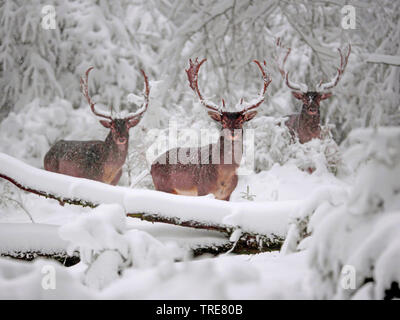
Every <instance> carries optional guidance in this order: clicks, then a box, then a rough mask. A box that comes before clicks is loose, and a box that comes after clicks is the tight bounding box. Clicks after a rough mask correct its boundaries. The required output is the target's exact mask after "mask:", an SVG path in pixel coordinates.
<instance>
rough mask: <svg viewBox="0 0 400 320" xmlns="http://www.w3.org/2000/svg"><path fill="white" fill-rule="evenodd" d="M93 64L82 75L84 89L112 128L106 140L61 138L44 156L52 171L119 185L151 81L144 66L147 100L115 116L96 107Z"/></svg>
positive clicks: (47, 167)
mask: <svg viewBox="0 0 400 320" xmlns="http://www.w3.org/2000/svg"><path fill="white" fill-rule="evenodd" d="M92 69H93V67H91V68H89V69H88V70H87V71H86V73H85V78H81V82H80V83H81V91H82V93H83V95H84V96H85V98H86V100H87V102H88V103H89V105H90V108H91V110H92V112H93V113H94V114H95V115H96V116H98V117H101V118H104V119H107V120H99V121H100V123H101V124H102V125H103V126H104V127H106V128H107V129H110V132H109V134H108V136H107V138H106V139H105V141H99V140H93V141H65V140H60V141H58V142H57V143H56V144H55V145H54V146H52V147H51V149H50V150H49V151H48V152H47V154H46V156H45V157H44V168H45V169H46V170H48V171H52V172H56V173H62V174H66V175H69V176H74V177H79V178H86V179H91V180H96V181H101V182H104V183H108V184H111V185H116V184H117V183H118V181H119V179H120V178H121V174H122V166H123V165H124V163H125V159H126V156H127V153H128V140H129V129H130V128H132V127H134V126H136V125H137V124H138V123H139V121H140V119H141V118H142V115H143V114H144V113H145V112H146V110H147V107H148V105H149V93H150V88H149V82H148V79H147V76H146V74H145V73H144V71H143V70H141V73H142V75H143V77H144V102H143V105H142V106H141V108H140V109H139V110H138V111H137V112H135V113H133V114H128V115H127V116H126V117H124V118H117V117H112V115H107V114H104V113H100V112H98V111H96V109H95V103H94V102H92V100H91V98H90V96H89V89H88V77H89V72H90V71H91V70H92Z"/></svg>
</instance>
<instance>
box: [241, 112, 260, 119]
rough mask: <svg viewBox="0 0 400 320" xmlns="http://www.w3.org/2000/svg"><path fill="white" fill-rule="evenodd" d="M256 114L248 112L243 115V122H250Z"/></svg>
mask: <svg viewBox="0 0 400 320" xmlns="http://www.w3.org/2000/svg"><path fill="white" fill-rule="evenodd" d="M256 114H257V111H250V112H247V113H245V114H244V121H250V120H251V119H253V118H254V117H255V116H256Z"/></svg>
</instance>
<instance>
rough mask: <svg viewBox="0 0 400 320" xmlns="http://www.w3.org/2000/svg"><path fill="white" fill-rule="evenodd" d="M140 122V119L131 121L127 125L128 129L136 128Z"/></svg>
mask: <svg viewBox="0 0 400 320" xmlns="http://www.w3.org/2000/svg"><path fill="white" fill-rule="evenodd" d="M139 121H140V117H139V118H133V119H132V120H129V121H128V123H127V126H128V128H132V127H134V126H136V125H137V124H138V123H139Z"/></svg>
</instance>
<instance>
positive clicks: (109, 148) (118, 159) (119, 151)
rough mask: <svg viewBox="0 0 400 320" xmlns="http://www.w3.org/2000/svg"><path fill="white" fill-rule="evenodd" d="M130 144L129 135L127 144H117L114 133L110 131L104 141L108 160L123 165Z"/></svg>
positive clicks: (119, 165)
mask: <svg viewBox="0 0 400 320" xmlns="http://www.w3.org/2000/svg"><path fill="white" fill-rule="evenodd" d="M128 145H129V137H128V140H127V142H126V143H125V144H117V143H116V142H115V141H114V139H113V137H112V133H111V131H110V133H109V134H108V136H107V138H106V140H105V143H104V146H105V149H106V150H104V152H105V154H106V155H107V157H106V159H107V162H109V163H112V164H114V165H116V166H118V167H122V166H123V164H124V163H125V160H126V156H127V154H128Z"/></svg>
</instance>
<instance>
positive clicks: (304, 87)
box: [276, 38, 308, 92]
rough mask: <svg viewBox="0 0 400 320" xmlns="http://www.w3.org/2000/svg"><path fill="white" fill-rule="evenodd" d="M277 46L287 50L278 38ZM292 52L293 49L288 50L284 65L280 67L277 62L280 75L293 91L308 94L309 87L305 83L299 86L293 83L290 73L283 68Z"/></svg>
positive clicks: (283, 61)
mask: <svg viewBox="0 0 400 320" xmlns="http://www.w3.org/2000/svg"><path fill="white" fill-rule="evenodd" d="M276 45H277V46H278V47H279V48H283V49H286V48H284V47H283V45H282V43H281V39H280V38H278V39H277V40H276ZM291 50H292V49H291V48H287V52H286V55H285V57H284V58H283V60H282V65H279V62H278V61H276V63H277V65H278V69H279V72H280V74H281V75H282V78H283V79H284V80H285V82H286V85H287V86H288V87H289V88H290V89H292V90H297V91H301V92H307V91H308V87H307V85H306V84H305V83H298V84H297V83H294V82H291V81H290V80H289V72H288V71H285V70H284V68H283V67H284V65H285V63H286V60H287V58H288V56H289V54H290V52H291Z"/></svg>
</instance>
